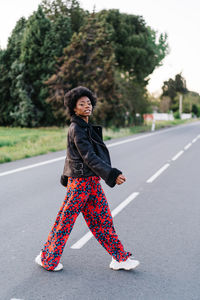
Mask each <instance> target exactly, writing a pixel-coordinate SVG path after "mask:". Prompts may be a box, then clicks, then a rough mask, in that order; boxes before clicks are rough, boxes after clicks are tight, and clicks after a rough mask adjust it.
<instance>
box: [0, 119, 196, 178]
mask: <svg viewBox="0 0 200 300" xmlns="http://www.w3.org/2000/svg"><path fill="white" fill-rule="evenodd" d="M187 125H188V124H183V125H180V126H178V128H180V127H182V126H187ZM194 125H198V124H189V125H188V126H194ZM176 129H177V127H172V128H169V129H164V130H162V131H159V132H153V133H148V134H143V135H141V136H138V137H133V138H129V139H125V140H123V141H119V142H115V143H111V144H108V145H107V147H108V148H111V147H115V146H118V145H122V144H125V143H129V142H134V141H137V140H141V139H144V138H148V137H151V136H154V135H158V134H163V133H166V132H168V131H171V130H176ZM199 137H200V135H198V136H197V138H199ZM197 138H195V139H194V140H195V141H194V140H193V141H192V143H194V142H196V140H197ZM65 157H66V156H61V157H58V158H55V159H50V160H46V161H44V162H40V163H37V164H33V165H29V166H25V167H21V168H17V169H13V170H10V171H6V172H2V173H0V176H6V175H10V174H13V173H17V172H21V171H25V170H28V169H32V168H36V167H39V166H42V165H47V164H50V163H54V162H57V161H59V160H64V159H65Z"/></svg>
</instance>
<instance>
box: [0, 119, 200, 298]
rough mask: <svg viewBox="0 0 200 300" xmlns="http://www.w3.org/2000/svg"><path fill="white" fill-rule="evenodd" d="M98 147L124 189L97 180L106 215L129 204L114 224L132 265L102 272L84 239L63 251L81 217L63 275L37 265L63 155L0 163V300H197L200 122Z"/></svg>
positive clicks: (58, 199) (82, 229) (58, 191)
mask: <svg viewBox="0 0 200 300" xmlns="http://www.w3.org/2000/svg"><path fill="white" fill-rule="evenodd" d="M116 142H117V144H116ZM190 143H191V144H190ZM108 145H109V147H110V148H109V149H110V152H111V158H112V163H113V166H115V167H117V168H119V169H121V170H123V173H124V175H125V176H126V177H127V182H126V183H125V184H123V185H121V186H117V187H115V188H113V189H111V188H109V187H108V186H106V185H105V183H104V182H103V180H102V181H101V182H102V186H103V189H104V191H105V193H106V195H107V198H108V202H109V205H110V208H111V210H112V211H113V210H114V209H115V208H116V207H118V206H119V205H120V204H121V203H126V204H127V199H128V200H130V201H129V203H128V204H127V205H126V206H125V207H124V208H123V209H122V210H121V211H119V212H118V214H117V215H116V216H115V217H114V225H115V228H116V231H117V233H118V235H119V238H120V240H121V241H122V243H123V245H124V248H125V249H126V250H127V251H131V252H132V253H133V254H134V257H135V258H136V259H139V260H140V262H141V264H140V266H139V267H138V268H137V269H136V270H134V271H133V270H132V271H124V270H120V271H113V270H110V269H109V263H110V261H111V257H110V255H109V254H108V253H107V252H106V251H105V249H104V248H103V247H102V246H101V245H100V244H99V243H98V242H97V241H96V240H95V239H94V237H92V238H91V239H89V240H88V242H86V243H85V244H84V245H83V246H82V247H81V248H79V249H74V248H72V247H73V246H74V245H76V243H77V242H78V241H79V240H80V239H81V238H82V237H83V236H84V235H85V234H86V233H87V232H88V228H87V225H86V223H85V221H84V219H83V217H82V215H80V216H79V217H78V219H77V221H76V223H75V226H74V228H73V230H72V233H71V235H70V238H69V240H68V242H67V244H66V247H65V250H64V253H63V256H62V259H61V261H62V263H63V265H64V269H63V271H61V272H57V273H56V272H48V271H45V270H44V269H42V268H40V267H39V266H37V265H36V264H35V263H34V258H35V256H36V255H37V254H38V253H39V251H40V248H41V247H42V246H43V243H44V242H45V241H46V238H47V235H48V233H49V230H50V228H51V226H52V225H53V223H54V220H55V217H56V214H57V212H58V210H59V208H60V206H61V204H62V201H63V200H64V197H65V193H66V191H65V188H63V187H62V186H61V185H60V184H59V179H60V174H61V172H62V169H63V164H64V159H63V158H62V157H64V156H65V151H60V152H56V153H50V154H47V155H42V156H38V157H34V158H30V159H24V160H20V161H16V162H11V163H6V164H2V165H0V244H1V247H0V266H1V272H0V300H10V299H23V300H40V299H44V300H46V299H47V300H57V299H58V300H63V299H64V300H65V299H69V300H71V299H83V300H85V299H88V300H90V299H94V300H96V299H104V300H107V299H108V300H110V299H120V300H121V299H134V300H135V299H136V300H140V299H145V300H151V299H152V300H157V299H159V300H165V299H166V300H173V299H181V300H184V299H185V300H186V299H187V300H190V299H195V300H197V299H198V300H199V299H200V283H199V282H200V268H199V261H200V250H199V249H200V238H199V233H200V193H199V190H200V122H197V123H193V124H190V125H182V126H178V127H175V128H172V129H164V130H160V131H157V132H155V133H149V134H146V133H145V134H140V135H137V136H132V137H128V138H123V139H119V140H113V141H109V143H108ZM59 157H61V159H60V160H57V161H53V162H50V163H47V164H44V165H37V166H33V165H35V164H39V163H41V162H44V161H48V160H52V159H55V158H59ZM27 166H33V167H32V168H29V169H23V168H24V167H27ZM19 168H22V169H21V170H19ZM13 170H14V172H13V173H9V171H13ZM16 170H17V172H16ZM7 172H8V173H7ZM133 193H138V194H134V195H135V198H134V197H133V198H134V199H133V198H131V197H129V196H130V195H133ZM131 200H132V201H131ZM124 201H125V202H124Z"/></svg>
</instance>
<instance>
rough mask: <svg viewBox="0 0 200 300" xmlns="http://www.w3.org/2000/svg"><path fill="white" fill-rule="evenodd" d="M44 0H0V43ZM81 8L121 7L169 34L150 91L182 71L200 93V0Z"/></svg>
mask: <svg viewBox="0 0 200 300" xmlns="http://www.w3.org/2000/svg"><path fill="white" fill-rule="evenodd" d="M40 2H41V0H1V2H0V46H1V48H3V49H4V48H5V47H6V44H7V39H8V37H9V35H10V34H11V32H12V29H13V28H14V27H15V24H16V22H17V20H18V19H19V18H20V17H22V16H24V17H26V18H27V17H28V16H30V15H31V14H32V12H33V11H34V10H36V9H37V7H38V4H39V3H40ZM79 2H80V5H81V7H82V8H84V9H87V10H89V11H92V10H93V8H94V7H95V10H96V11H99V10H101V9H111V8H115V9H119V10H120V12H124V13H129V14H135V15H140V16H143V18H144V20H145V22H146V24H147V25H149V26H150V27H152V28H153V29H154V30H156V31H157V32H158V33H161V32H163V33H164V32H166V33H167V34H168V43H169V47H170V53H169V54H168V55H167V56H166V58H165V59H164V60H163V62H162V66H160V67H158V68H156V69H155V70H154V72H153V73H152V74H151V75H150V76H149V77H150V80H149V85H148V90H149V92H151V93H153V94H155V95H158V94H159V93H160V92H161V87H162V85H163V82H164V81H165V80H168V79H169V78H175V75H176V74H178V73H180V72H181V73H182V76H183V77H184V78H185V79H186V83H187V88H188V89H189V90H192V91H196V92H198V93H200V76H199V70H200V38H199V36H200V35H199V31H200V1H199V0H190V1H188V0H167V1H166V0H151V1H150V0H123V1H122V0H120V1H119V0H80V1H79Z"/></svg>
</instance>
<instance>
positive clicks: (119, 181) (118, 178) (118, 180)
mask: <svg viewBox="0 0 200 300" xmlns="http://www.w3.org/2000/svg"><path fill="white" fill-rule="evenodd" d="M125 181H126V178H125V177H124V175H123V174H120V175H119V176H118V177H117V179H116V184H122V183H124V182H125Z"/></svg>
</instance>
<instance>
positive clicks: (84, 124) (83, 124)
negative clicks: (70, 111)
mask: <svg viewBox="0 0 200 300" xmlns="http://www.w3.org/2000/svg"><path fill="white" fill-rule="evenodd" d="M71 122H75V123H77V124H78V125H79V126H81V127H89V126H90V123H87V122H86V121H84V120H83V119H82V118H81V117H79V116H77V115H73V116H72V117H71Z"/></svg>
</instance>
